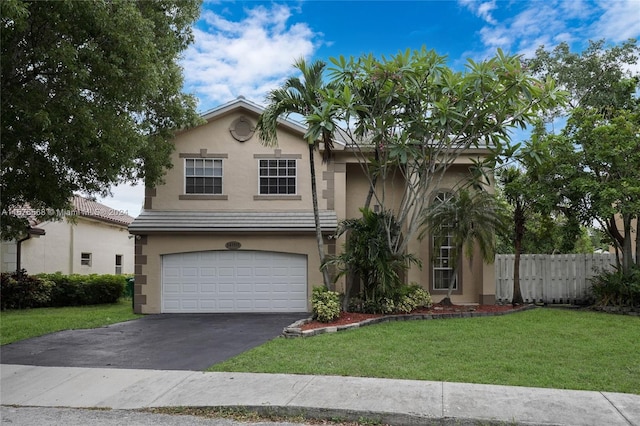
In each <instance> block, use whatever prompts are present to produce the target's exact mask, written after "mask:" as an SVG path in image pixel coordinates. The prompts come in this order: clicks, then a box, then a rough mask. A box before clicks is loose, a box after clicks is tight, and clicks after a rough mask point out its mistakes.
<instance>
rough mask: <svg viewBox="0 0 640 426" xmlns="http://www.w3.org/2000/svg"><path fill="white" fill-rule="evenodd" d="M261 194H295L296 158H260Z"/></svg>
mask: <svg viewBox="0 0 640 426" xmlns="http://www.w3.org/2000/svg"><path fill="white" fill-rule="evenodd" d="M259 169H260V170H259V177H260V183H259V184H260V195H283V194H284V195H295V194H296V173H297V167H296V160H289V159H285V160H282V159H269V160H259Z"/></svg>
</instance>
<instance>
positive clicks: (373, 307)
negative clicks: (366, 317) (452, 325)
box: [349, 283, 432, 314]
mask: <svg viewBox="0 0 640 426" xmlns="http://www.w3.org/2000/svg"><path fill="white" fill-rule="evenodd" d="M431 304H432V302H431V295H430V294H429V292H427V291H426V290H425V289H423V288H422V287H420V286H419V285H418V284H415V283H412V284H411V285H403V286H401V287H399V288H398V290H397V291H396V292H395V294H394V296H393V298H389V297H383V298H380V299H376V300H365V298H364V295H363V294H360V295H359V296H357V297H354V298H352V299H351V300H350V301H349V311H351V312H362V313H366V314H392V313H405V314H407V313H410V312H413V311H414V310H416V309H418V308H423V307H430V306H431Z"/></svg>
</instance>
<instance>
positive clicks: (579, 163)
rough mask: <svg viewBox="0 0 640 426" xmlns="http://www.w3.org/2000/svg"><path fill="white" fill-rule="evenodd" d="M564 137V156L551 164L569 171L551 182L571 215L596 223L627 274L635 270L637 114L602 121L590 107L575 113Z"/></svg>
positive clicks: (639, 200) (639, 157) (639, 159)
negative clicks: (561, 190)
mask: <svg viewBox="0 0 640 426" xmlns="http://www.w3.org/2000/svg"><path fill="white" fill-rule="evenodd" d="M564 134H565V135H566V139H565V140H564V141H565V142H564V143H565V146H564V151H565V152H566V153H567V154H568V155H564V156H560V155H558V156H557V157H556V158H555V161H556V162H557V163H565V164H567V163H570V164H572V165H573V166H574V167H573V169H569V171H568V172H567V173H564V174H562V175H558V176H557V177H556V179H557V180H558V186H563V187H564V193H565V195H566V197H567V199H568V201H567V203H569V204H570V205H571V207H572V208H573V209H574V211H575V212H576V215H578V216H579V217H581V219H582V220H583V221H584V222H585V223H592V222H594V221H595V222H597V223H598V224H599V225H600V226H601V228H602V229H603V230H604V231H605V232H606V234H607V235H608V237H609V239H610V240H611V241H612V242H613V244H614V246H615V248H616V251H617V252H618V253H619V257H621V259H620V263H621V266H622V269H623V271H625V272H629V271H630V269H631V267H632V265H633V264H634V263H635V264H637V265H640V258H639V256H638V237H637V235H638V234H639V232H638V226H639V225H640V110H639V111H636V112H631V111H625V110H618V111H616V112H615V113H614V114H609V118H606V117H605V114H603V113H600V112H598V111H596V110H595V109H593V108H591V109H588V110H583V109H581V108H578V109H576V110H574V111H573V113H572V115H571V118H570V119H569V121H568V123H567V127H566V128H565V130H564ZM617 218H620V219H621V222H622V226H621V227H620V221H618V220H617ZM632 229H635V230H636V240H635V242H636V252H635V261H634V252H633V236H632Z"/></svg>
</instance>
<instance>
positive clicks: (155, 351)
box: [0, 313, 309, 371]
mask: <svg viewBox="0 0 640 426" xmlns="http://www.w3.org/2000/svg"><path fill="white" fill-rule="evenodd" d="M308 316H309V314H308V313H300V314H289V313H287V314H161V315H149V316H145V317H142V318H140V319H136V320H133V321H127V322H122V323H118V324H113V325H110V326H106V327H101V328H94V329H89V330H67V331H60V332H57V333H53V334H48V335H46V336H41V337H35V338H32V339H27V340H23V341H20V342H15V343H11V344H8V345H4V346H2V348H1V349H0V351H1V358H0V360H1V361H2V363H3V364H22V365H39V366H48V367H52V366H55V367H97V368H99V367H102V368H105V367H106V368H135V369H153V370H195V371H200V370H204V369H206V368H207V367H209V366H211V365H213V364H216V363H218V362H221V361H224V360H226V359H228V358H231V357H233V356H235V355H237V354H240V353H242V352H244V351H246V350H248V349H251V348H253V347H255V346H259V345H261V344H263V343H265V342H267V341H269V340H271V339H273V338H275V337H277V336H279V335H280V333H282V329H283V328H284V327H286V326H288V325H290V324H291V323H293V322H295V321H297V320H299V319H302V318H306V317H308Z"/></svg>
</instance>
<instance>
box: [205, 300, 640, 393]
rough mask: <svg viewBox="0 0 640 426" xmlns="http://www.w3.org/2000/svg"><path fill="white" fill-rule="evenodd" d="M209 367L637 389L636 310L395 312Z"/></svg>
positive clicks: (639, 331)
mask: <svg viewBox="0 0 640 426" xmlns="http://www.w3.org/2000/svg"><path fill="white" fill-rule="evenodd" d="M209 371H238V372H262V373H294V374H318V375H342V376H363V377H386V378H396V379H416V380H435V381H448V382H469V383H487V384H500V385H513V386H533V387H547V388H559V389H584V390H595V391H611V392H627V393H636V394H640V318H639V317H630V316H620V315H610V314H604V313H597V312H586V311H569V310H559V309H535V310H531V311H526V312H521V313H516V314H511V315H505V316H497V317H483V318H459V319H448V320H423V321H402V322H391V323H385V324H379V325H373V326H368V327H363V328H361V329H356V330H350V331H343V332H339V333H334V334H322V335H319V336H315V337H311V338H297V339H275V340H273V341H271V342H268V343H267V344H265V345H262V346H259V347H257V348H254V349H252V350H250V351H248V352H245V353H244V354H241V355H239V356H237V357H235V358H232V359H230V360H228V361H226V362H223V363H220V364H216V365H214V366H212V367H210V368H209Z"/></svg>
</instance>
